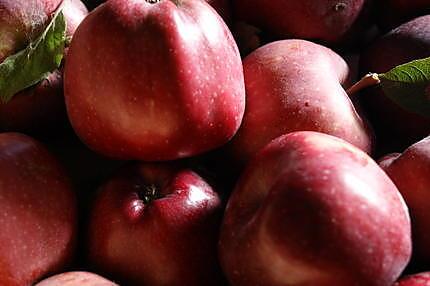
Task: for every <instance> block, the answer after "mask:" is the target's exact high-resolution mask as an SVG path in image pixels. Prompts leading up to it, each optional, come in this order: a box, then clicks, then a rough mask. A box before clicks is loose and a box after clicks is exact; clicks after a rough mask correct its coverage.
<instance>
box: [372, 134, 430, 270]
mask: <svg viewBox="0 0 430 286" xmlns="http://www.w3.org/2000/svg"><path fill="white" fill-rule="evenodd" d="M393 156H394V157H392V159H390V157H385V159H383V160H382V161H381V162H380V165H381V167H382V168H383V169H384V170H385V171H386V172H387V174H388V175H389V176H390V178H391V180H392V181H393V182H394V183H395V184H396V186H397V188H398V189H399V191H400V192H401V193H402V195H403V197H404V198H405V201H406V203H407V205H408V207H409V210H410V214H411V220H412V238H413V245H414V256H413V258H414V259H417V260H418V261H421V262H423V263H425V264H430V227H429V225H430V178H429V174H430V137H426V138H425V139H423V140H421V141H419V142H417V143H415V144H413V145H412V146H410V147H409V148H407V149H406V150H405V151H404V152H403V153H402V154H398V155H397V156H396V155H393Z"/></svg>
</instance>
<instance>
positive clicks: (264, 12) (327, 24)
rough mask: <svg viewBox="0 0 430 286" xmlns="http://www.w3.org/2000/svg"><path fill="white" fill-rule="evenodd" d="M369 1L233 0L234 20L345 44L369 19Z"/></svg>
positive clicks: (285, 34)
mask: <svg viewBox="0 0 430 286" xmlns="http://www.w3.org/2000/svg"><path fill="white" fill-rule="evenodd" d="M370 3H371V1H369V0H345V1H333V0H304V1H285V0H272V1H264V0H233V9H234V11H235V14H236V17H237V19H238V20H241V21H245V22H248V23H249V24H252V25H254V26H257V27H259V28H261V29H263V30H265V31H267V32H269V33H272V34H274V35H277V36H278V37H280V38H300V39H310V40H316V41H321V42H324V43H326V44H329V45H339V44H345V43H346V42H348V41H350V40H351V39H352V38H354V37H357V36H358V35H359V34H361V33H363V31H364V30H365V28H366V27H367V22H368V21H369V19H368V18H369V6H370Z"/></svg>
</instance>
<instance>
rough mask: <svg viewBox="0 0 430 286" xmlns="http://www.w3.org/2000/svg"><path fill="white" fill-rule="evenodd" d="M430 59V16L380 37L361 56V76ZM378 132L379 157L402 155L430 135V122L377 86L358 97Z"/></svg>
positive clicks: (415, 20) (413, 21)
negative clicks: (401, 153) (389, 96)
mask: <svg viewBox="0 0 430 286" xmlns="http://www.w3.org/2000/svg"><path fill="white" fill-rule="evenodd" d="M426 57H430V15H427V16H422V17H419V18H416V19H414V20H411V21H409V22H407V23H405V24H403V25H401V26H399V27H397V28H395V29H393V30H392V31H390V32H389V33H387V34H385V35H384V36H382V37H380V38H379V39H378V40H376V41H374V42H373V43H372V45H370V46H369V47H368V48H367V49H365V50H364V51H363V53H362V55H361V57H360V70H361V73H362V74H365V73H369V72H374V73H384V72H387V71H389V70H390V69H392V68H394V67H396V66H397V65H401V64H404V63H407V62H410V61H412V60H417V59H421V58H426ZM358 98H359V100H360V101H361V104H362V105H363V109H364V111H365V113H366V115H367V116H368V118H369V120H370V122H371V124H372V126H373V127H374V129H375V133H376V144H377V145H379V146H377V148H376V149H377V154H378V156H381V155H383V154H386V153H390V152H401V151H402V150H404V149H406V148H407V147H408V146H410V145H411V144H413V143H415V142H417V141H418V140H421V139H422V138H424V137H425V136H427V135H428V134H430V120H429V119H428V118H425V117H423V116H421V115H418V114H415V113H412V112H410V111H407V110H405V109H404V108H402V107H400V106H399V105H397V104H396V103H394V102H393V101H392V100H391V99H390V98H388V97H387V96H386V95H385V94H384V92H383V91H382V89H381V88H380V87H378V86H376V87H373V88H368V89H366V90H364V91H363V93H362V94H361V96H359V97H358Z"/></svg>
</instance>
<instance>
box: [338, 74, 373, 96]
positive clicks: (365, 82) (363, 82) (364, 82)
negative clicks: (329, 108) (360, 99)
mask: <svg viewBox="0 0 430 286" xmlns="http://www.w3.org/2000/svg"><path fill="white" fill-rule="evenodd" d="M380 82H381V80H380V79H379V76H378V74H377V73H368V74H366V75H365V76H364V77H362V78H361V79H360V80H359V81H358V82H357V83H355V84H354V85H353V86H351V87H350V88H348V90H347V91H346V93H347V94H348V96H352V95H354V94H356V93H357V92H359V91H361V90H363V89H365V88H367V87H370V86H374V85H377V84H379V83H380Z"/></svg>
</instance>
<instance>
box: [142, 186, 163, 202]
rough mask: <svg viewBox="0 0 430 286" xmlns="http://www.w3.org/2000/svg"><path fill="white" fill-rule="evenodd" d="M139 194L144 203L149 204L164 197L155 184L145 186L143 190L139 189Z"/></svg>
mask: <svg viewBox="0 0 430 286" xmlns="http://www.w3.org/2000/svg"><path fill="white" fill-rule="evenodd" d="M138 195H139V198H140V199H141V200H142V202H143V203H144V204H149V203H151V202H152V201H154V200H156V199H159V198H161V197H162V195H161V194H160V192H159V191H158V188H157V186H155V185H154V184H150V185H145V186H143V188H142V190H141V191H139V193H138Z"/></svg>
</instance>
